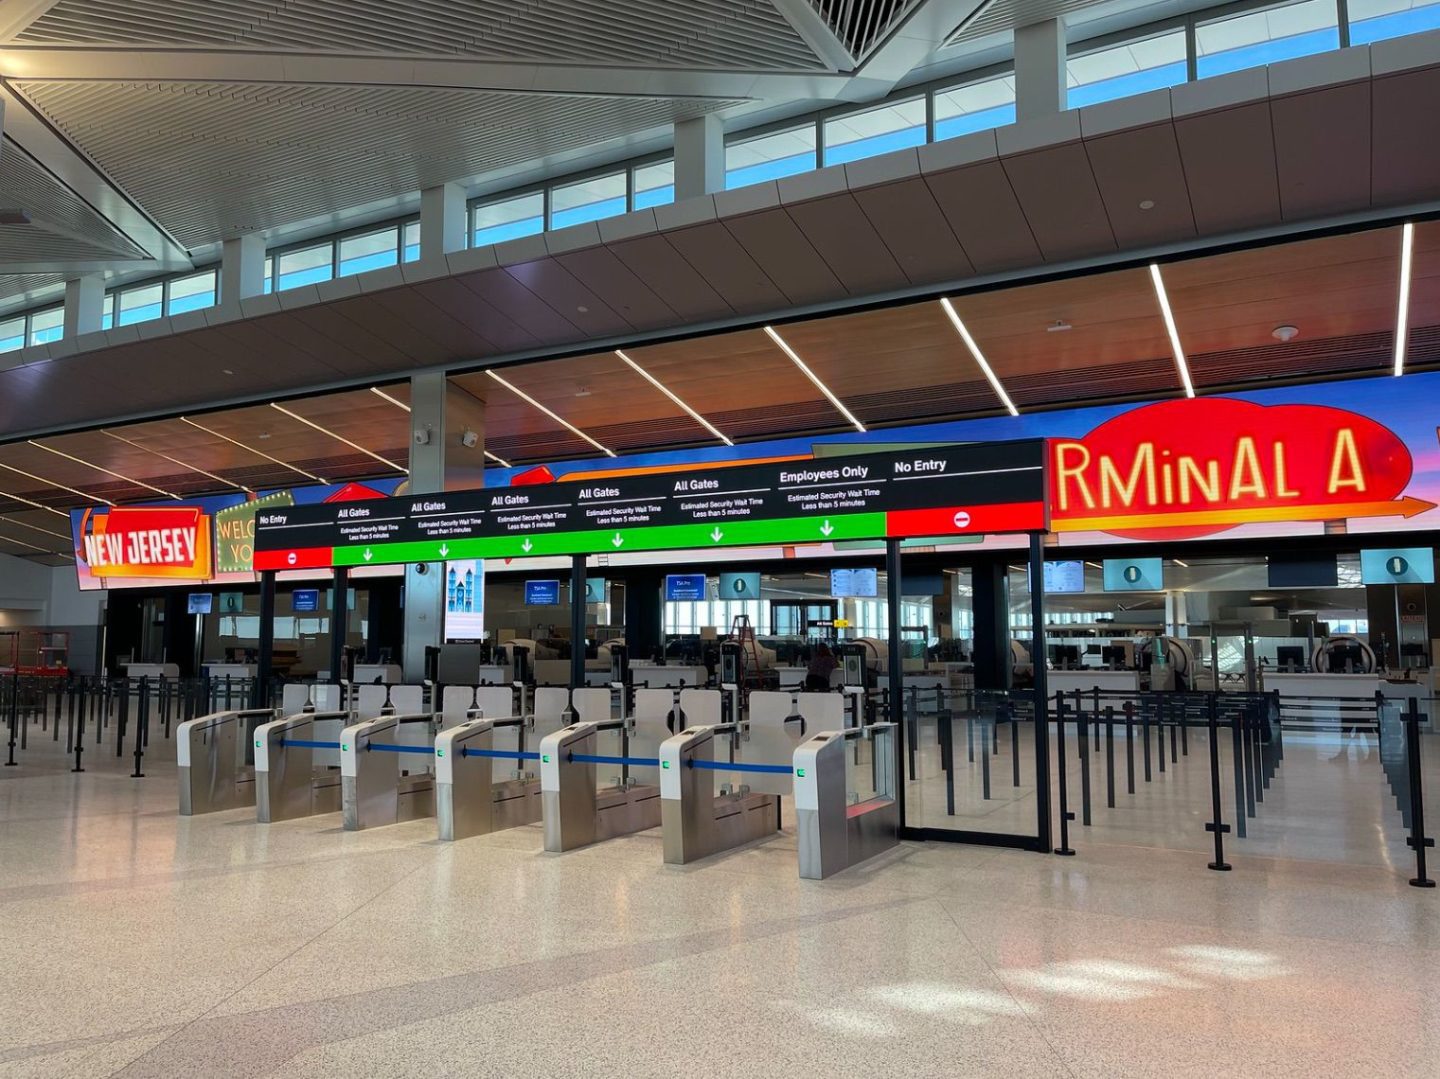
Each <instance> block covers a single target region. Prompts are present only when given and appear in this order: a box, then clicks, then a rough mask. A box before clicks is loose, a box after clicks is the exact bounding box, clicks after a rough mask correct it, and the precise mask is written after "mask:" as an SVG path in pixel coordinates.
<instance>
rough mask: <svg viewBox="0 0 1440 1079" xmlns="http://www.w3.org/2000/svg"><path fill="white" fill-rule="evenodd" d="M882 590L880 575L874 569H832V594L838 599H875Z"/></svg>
mask: <svg viewBox="0 0 1440 1079" xmlns="http://www.w3.org/2000/svg"><path fill="white" fill-rule="evenodd" d="M879 592H880V575H879V573H878V572H876V571H875V570H874V569H871V568H868V567H865V566H861V567H860V568H858V569H832V570H831V571H830V594H831V595H832V596H834V597H835V598H837V599H874V598H875V596H877V595H878V594H879Z"/></svg>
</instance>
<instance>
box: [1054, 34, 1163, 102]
mask: <svg viewBox="0 0 1440 1079" xmlns="http://www.w3.org/2000/svg"><path fill="white" fill-rule="evenodd" d="M1066 71H1067V75H1068V80H1069V93H1068V99H1069V106H1070V108H1072V109H1078V108H1081V107H1082V106H1084V105H1094V104H1096V103H1098V102H1101V101H1113V100H1115V99H1116V98H1121V97H1130V96H1132V95H1134V94H1143V93H1145V91H1147V90H1158V89H1161V88H1163V87H1167V86H1175V85H1178V84H1179V83H1182V82H1184V81H1185V78H1186V64H1185V31H1183V30H1172V31H1170V32H1169V33H1166V34H1159V35H1157V36H1156V37H1149V38H1145V39H1144V40H1142V41H1127V42H1125V43H1124V44H1123V45H1112V46H1110V47H1109V48H1105V49H1096V50H1095V51H1094V52H1087V53H1082V54H1080V55H1078V56H1072V57H1070V59H1069V61H1068V63H1067V64H1066Z"/></svg>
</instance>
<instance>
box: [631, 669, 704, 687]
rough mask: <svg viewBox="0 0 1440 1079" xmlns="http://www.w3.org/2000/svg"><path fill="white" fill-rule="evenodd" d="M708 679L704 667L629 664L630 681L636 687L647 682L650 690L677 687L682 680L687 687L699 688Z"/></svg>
mask: <svg viewBox="0 0 1440 1079" xmlns="http://www.w3.org/2000/svg"><path fill="white" fill-rule="evenodd" d="M709 678H710V672H709V671H707V670H706V669H705V668H704V667H687V666H681V665H680V664H676V663H667V664H665V665H664V666H661V665H660V664H658V663H631V664H630V681H631V682H633V683H634V684H635V685H637V686H638V685H640V683H642V682H649V683H650V688H652V689H659V688H661V687H662V686H678V685H679V684H680V682H681V680H682V679H683V680H684V682H685V685H687V686H691V687H701V686H704V685H705V683H706V682H707V681H708V680H709Z"/></svg>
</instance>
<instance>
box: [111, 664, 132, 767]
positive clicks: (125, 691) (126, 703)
mask: <svg viewBox="0 0 1440 1079" xmlns="http://www.w3.org/2000/svg"><path fill="white" fill-rule="evenodd" d="M129 726H130V679H128V678H126V679H125V680H124V686H123V687H122V689H121V692H120V715H119V716H118V717H117V718H116V720H115V756H117V757H123V756H125V732H126V730H127V728H128V727H129Z"/></svg>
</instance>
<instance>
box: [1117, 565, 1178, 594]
mask: <svg viewBox="0 0 1440 1079" xmlns="http://www.w3.org/2000/svg"><path fill="white" fill-rule="evenodd" d="M1164 588H1165V560H1164V559H1163V558H1107V559H1105V591H1107V592H1160V591H1163V590H1164Z"/></svg>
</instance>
